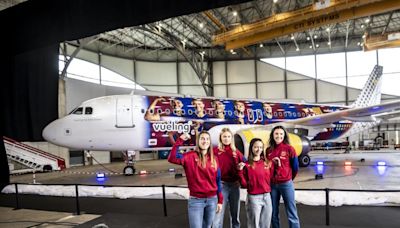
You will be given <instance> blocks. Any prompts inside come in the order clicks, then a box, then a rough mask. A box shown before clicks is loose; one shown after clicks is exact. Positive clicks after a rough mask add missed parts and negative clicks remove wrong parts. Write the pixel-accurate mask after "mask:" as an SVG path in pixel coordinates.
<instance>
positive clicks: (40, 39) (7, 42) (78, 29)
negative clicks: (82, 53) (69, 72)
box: [0, 0, 249, 189]
mask: <svg viewBox="0 0 400 228" xmlns="http://www.w3.org/2000/svg"><path fill="white" fill-rule="evenodd" d="M246 1H249V0H219V1H213V0H203V1H187V0H177V1H174V2H170V1H163V0H153V1H130V0H120V1H111V0H59V1H53V0H30V1H26V2H23V3H21V4H18V5H16V6H14V7H10V8H7V9H5V10H2V11H0V26H1V28H2V34H6V35H3V36H0V43H1V44H3V46H2V52H1V54H0V69H1V71H2V74H1V96H2V98H1V99H0V102H1V103H0V105H1V107H2V110H3V111H2V112H0V117H1V118H0V136H7V137H9V138H13V139H15V140H17V141H31V142H33V141H43V138H42V136H41V131H42V129H43V128H44V126H46V124H48V123H50V122H51V121H53V120H55V119H57V118H58V78H59V72H58V54H59V50H58V46H59V43H60V42H63V41H66V40H76V39H81V38H84V37H88V36H93V35H96V34H99V33H101V32H105V31H109V30H114V29H117V28H123V27H127V26H134V25H142V24H146V23H150V22H155V21H159V20H162V19H166V18H171V17H175V16H180V15H186V14H190V13H195V12H200V11H203V10H207V9H212V8H218V7H222V6H227V5H233V4H238V3H242V2H246ZM9 182H10V178H9V170H8V162H7V155H6V151H5V148H4V145H3V144H2V143H0V189H2V188H3V187H4V186H6V185H7V184H8V183H9Z"/></svg>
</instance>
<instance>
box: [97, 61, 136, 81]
mask: <svg viewBox="0 0 400 228" xmlns="http://www.w3.org/2000/svg"><path fill="white" fill-rule="evenodd" d="M101 65H102V66H103V67H105V68H107V69H109V70H111V71H114V72H116V73H118V74H120V75H122V76H124V77H126V78H129V79H130V80H132V81H134V80H133V72H134V69H133V60H130V59H122V58H116V57H112V56H108V55H102V56H101Z"/></svg>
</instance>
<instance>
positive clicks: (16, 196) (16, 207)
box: [14, 183, 21, 210]
mask: <svg viewBox="0 0 400 228" xmlns="http://www.w3.org/2000/svg"><path fill="white" fill-rule="evenodd" d="M18 209H21V208H20V207H19V197H18V184H17V183H15V208H14V210H18Z"/></svg>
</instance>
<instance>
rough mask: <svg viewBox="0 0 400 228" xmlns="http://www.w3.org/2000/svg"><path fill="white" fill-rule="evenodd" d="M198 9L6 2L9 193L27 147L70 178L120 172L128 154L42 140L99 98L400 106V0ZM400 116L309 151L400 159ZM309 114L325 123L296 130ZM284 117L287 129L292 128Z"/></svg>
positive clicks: (276, 0)
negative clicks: (18, 150)
mask: <svg viewBox="0 0 400 228" xmlns="http://www.w3.org/2000/svg"><path fill="white" fill-rule="evenodd" d="M189 2H191V1H177V2H176V3H171V2H164V1H152V3H133V2H132V3H130V2H129V1H122V2H119V3H115V2H112V1H107V0H101V1H83V0H70V1H64V0H62V1H58V3H54V2H53V1H50V0H49V1H47V0H45V1H36V0H27V1H25V0H13V1H2V2H0V21H1V22H0V23H1V24H2V25H4V28H5V31H6V32H7V33H5V34H10V35H8V36H3V37H2V38H1V41H3V42H2V43H4V44H7V45H6V47H5V51H4V56H3V57H4V61H3V60H2V61H1V63H0V66H1V67H2V68H3V69H4V73H5V74H4V75H5V76H4V77H3V83H2V91H3V99H2V100H3V101H2V102H3V103H2V106H3V107H4V111H3V112H2V125H1V126H2V128H1V132H0V133H2V135H3V136H4V137H6V138H4V139H5V148H1V147H0V150H1V159H0V160H1V165H0V167H1V168H0V169H1V170H0V172H1V174H0V176H1V187H3V186H6V185H7V184H8V183H10V177H9V172H10V170H8V169H7V168H6V167H9V168H10V169H11V167H12V168H13V169H14V166H15V168H17V167H19V165H18V162H16V161H12V160H13V158H11V155H9V156H8V157H7V153H6V150H7V149H8V148H7V145H8V144H7V143H13V142H16V143H20V142H22V143H23V145H27V147H32V148H34V149H38V150H41V151H44V152H46V153H50V154H52V155H55V156H57V157H58V158H60V159H62V160H63V161H65V167H64V168H70V167H81V166H87V165H92V164H93V161H92V159H93V158H94V159H95V163H100V164H102V165H105V164H109V163H113V162H121V159H122V157H123V156H122V155H121V152H125V151H123V150H119V151H117V152H115V151H114V152H111V151H106V152H100V153H98V150H84V149H68V148H66V147H62V146H57V145H54V144H51V143H48V142H46V141H44V139H43V137H42V131H43V129H44V128H45V127H46V125H48V124H49V123H50V122H52V121H54V120H55V119H58V118H62V117H64V116H67V115H68V114H70V113H73V112H74V111H76V108H77V107H79V106H80V105H81V104H82V102H84V101H87V100H90V99H93V98H98V97H102V96H112V95H123V94H130V93H132V94H139V95H148V96H165V97H187V98H190V99H192V98H195V97H200V98H204V99H206V97H212V99H221V100H222V99H228V98H229V99H233V100H241V101H249V102H252V101H257V102H258V101H262V102H269V103H281V102H284V103H289V104H301V105H303V104H319V105H323V107H325V109H326V110H329V107H330V106H335V107H336V106H337V107H341V106H350V107H352V108H357V107H358V106H351V105H352V104H353V105H354V104H355V103H357V101H358V100H360V98H359V97H361V95H362V94H363V91H364V90H367V87H368V86H376V87H379V88H377V89H379V96H378V97H377V99H379V98H380V100H381V103H391V102H396V101H397V100H398V99H400V92H399V90H398V88H397V87H396V85H398V83H399V82H400V80H399V77H400V66H399V64H398V63H397V62H398V59H400V48H399V47H398V46H400V3H399V2H398V1H396V0H371V1H370V0H365V1H359V0H327V1H322V0H290V1H284V0H255V1H243V0H232V1H230V0H227V1H218V3H215V2H213V1H201V3H196V4H194V3H192V4H189ZM177 5H178V6H177ZM175 6H176V7H175ZM50 8H52V9H53V11H54V12H53V13H50V11H51V10H48V9H50ZM138 8H140V9H142V11H141V10H140V9H138ZM46 9H47V10H46ZM55 12H58V13H59V14H55ZM22 13H25V14H24V16H21V17H20V18H18V17H19V16H17V15H22ZM57 17H58V19H54V18H57ZM52 20H53V21H52ZM6 21H12V22H13V23H6ZM16 28H20V29H16ZM39 56H40V57H39ZM2 59H3V58H2ZM49 65H50V66H49ZM376 65H379V66H382V67H383V71H381V72H380V73H378V74H379V77H380V78H381V81H382V82H380V83H381V84H379V86H377V85H376V83H377V82H374V81H369V80H368V79H369V78H370V76H371V75H374V74H377V73H376V72H375V71H374V69H375V66H376ZM7 75H10V77H7ZM54 75H56V76H54ZM366 82H367V84H366V85H365V83H366ZM368 82H369V84H368ZM374 88H375V87H374ZM360 94H361V95H360ZM375 98H376V97H375ZM375 104H377V103H373V104H372V105H375ZM370 105H371V104H370ZM210 108H211V106H210ZM399 109H400V107H398V108H393V109H392V110H391V112H390V113H389V112H382V113H379V114H378V115H376V116H374V117H371V118H365V119H355V118H353V119H351V118H348V119H347V120H346V121H361V120H366V121H367V122H368V124H369V123H371V122H372V120H373V121H376V120H377V119H378V120H379V121H380V122H379V123H378V122H374V123H375V124H373V125H370V128H369V129H368V130H364V131H362V132H358V133H356V134H353V135H349V136H346V137H343V138H341V139H338V140H328V141H321V142H320V141H317V142H311V146H312V147H313V148H314V149H316V150H319V151H328V150H329V151H330V150H333V153H335V152H337V151H340V153H343V152H344V151H345V150H348V149H350V150H354V151H364V150H377V151H376V153H378V156H379V153H382V154H384V153H385V152H387V151H391V153H392V152H393V151H394V152H395V150H396V148H400V142H399V140H400V136H399V131H400V122H399V121H398V118H397V117H398V111H399ZM81 111H82V110H81ZM307 111H309V112H312V114H313V115H314V114H318V113H314V112H316V111H315V110H314V109H307V110H306V111H304V113H305V114H303V112H302V113H300V112H298V113H294V114H293V118H294V117H295V116H294V115H298V116H297V117H308V114H307ZM275 112H276V114H275V115H276V116H277V117H280V118H281V119H285V118H286V117H287V116H286V114H285V113H284V112H283V113H280V112H279V110H278V111H276V110H275ZM326 112H328V111H326ZM279 115H282V116H279ZM288 115H289V114H288ZM290 115H292V114H290ZM290 117H292V116H290ZM372 118H373V119H372ZM340 126H341V125H340V124H336V125H334V124H325V125H324V126H322V129H324V130H323V131H324V132H329V131H334V130H335V128H340ZM343 126H344V125H343ZM300 128H301V127H299V129H300ZM342 128H344V127H342ZM295 130H296V129H295ZM310 131H311V130H310ZM6 141H7V142H6ZM10 145H11V144H10ZM329 151H328V152H329ZM394 152H393V153H394ZM160 156H162V153H160V152H158V151H157V150H143V151H138V155H137V158H138V160H153V159H158V158H160ZM316 157H318V158H320V157H323V156H322V155H320V154H317V155H316ZM357 158H358V157H357ZM14 160H15V159H14ZM11 161H12V162H11ZM15 162H16V163H15ZM312 162H315V161H313V160H312ZM9 163H13V165H11V166H10V164H9ZM89 163H91V164H89ZM7 164H8V165H7ZM14 164H15V165H14ZM312 164H313V163H312ZM25 168H26V167H25ZM28 168H29V167H28ZM42 168H43V167H42ZM29 178H30V177H29ZM304 186H307V187H308V185H304ZM391 186H392V185H391Z"/></svg>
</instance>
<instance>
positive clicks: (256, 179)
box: [239, 159, 275, 195]
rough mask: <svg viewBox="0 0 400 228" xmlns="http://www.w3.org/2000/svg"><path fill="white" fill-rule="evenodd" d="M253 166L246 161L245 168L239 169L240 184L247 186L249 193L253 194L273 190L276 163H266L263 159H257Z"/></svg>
mask: <svg viewBox="0 0 400 228" xmlns="http://www.w3.org/2000/svg"><path fill="white" fill-rule="evenodd" d="M253 166H254V167H252V166H250V164H249V163H248V162H246V164H245V166H244V167H243V170H239V176H240V185H241V186H242V187H243V188H247V193H249V194H252V195H257V194H263V193H267V192H271V179H272V176H273V173H274V169H275V167H274V163H273V162H270V163H269V164H268V166H266V165H265V162H264V160H263V159H260V160H259V161H255V162H254V163H253Z"/></svg>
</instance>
